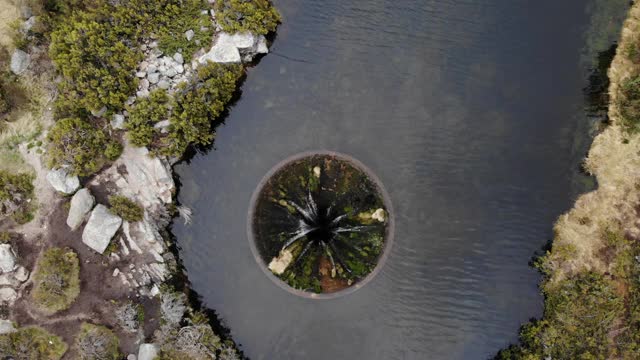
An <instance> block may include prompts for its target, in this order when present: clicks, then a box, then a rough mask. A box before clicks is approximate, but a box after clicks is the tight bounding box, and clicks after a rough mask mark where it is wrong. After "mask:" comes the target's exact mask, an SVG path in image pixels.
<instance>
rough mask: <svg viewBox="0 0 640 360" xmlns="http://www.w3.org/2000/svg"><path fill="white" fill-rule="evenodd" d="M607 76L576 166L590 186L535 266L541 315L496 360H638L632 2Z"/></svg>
mask: <svg viewBox="0 0 640 360" xmlns="http://www.w3.org/2000/svg"><path fill="white" fill-rule="evenodd" d="M609 78H610V87H609V93H610V105H609V120H610V123H609V125H608V126H607V128H606V129H604V131H603V132H602V133H600V134H599V135H598V136H596V138H595V139H594V141H593V144H592V146H591V149H590V150H589V154H588V156H587V158H586V159H585V164H584V165H585V169H586V170H587V171H588V172H589V173H590V174H591V175H593V176H594V177H595V178H596V180H597V182H598V189H597V190H595V191H592V192H590V193H587V194H584V195H582V196H580V197H579V198H578V200H577V201H576V203H575V205H574V207H573V208H572V209H571V210H570V211H569V212H567V213H566V214H563V215H562V216H560V218H559V219H558V220H557V222H556V224H555V226H554V239H553V245H552V248H551V250H550V251H548V252H547V253H546V254H545V255H544V256H542V257H541V258H539V259H538V260H537V262H536V266H537V267H538V268H539V269H540V270H541V271H542V273H543V275H544V279H543V281H542V283H541V285H540V288H541V290H542V292H543V294H544V296H545V309H544V315H543V318H542V319H541V320H535V321H533V322H531V323H529V324H526V325H525V326H523V328H522V330H521V334H520V340H521V342H520V344H519V345H514V346H511V347H510V348H508V349H505V350H503V351H501V352H500V353H499V354H498V356H497V358H498V359H541V358H545V357H551V358H553V359H611V358H615V359H638V358H640V261H638V259H640V257H639V256H640V217H639V215H640V207H639V203H640V3H635V4H634V5H633V6H632V8H631V10H630V11H629V15H628V18H627V20H626V21H625V24H624V28H623V31H622V35H621V39H620V42H619V46H618V49H617V52H616V56H615V58H614V60H613V62H612V64H611V67H610V69H609Z"/></svg>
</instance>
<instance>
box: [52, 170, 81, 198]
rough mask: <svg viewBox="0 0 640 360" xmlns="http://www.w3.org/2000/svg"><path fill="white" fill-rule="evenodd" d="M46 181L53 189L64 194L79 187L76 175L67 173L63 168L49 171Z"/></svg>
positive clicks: (71, 192) (70, 192) (72, 191)
mask: <svg viewBox="0 0 640 360" xmlns="http://www.w3.org/2000/svg"><path fill="white" fill-rule="evenodd" d="M47 181H49V184H51V186H53V188H54V189H56V190H57V191H59V192H61V193H64V194H73V193H74V192H76V190H78V188H79V187H80V180H79V179H78V177H77V176H75V175H73V176H72V175H69V174H68V173H67V171H66V170H65V169H56V170H51V171H49V173H48V174H47Z"/></svg>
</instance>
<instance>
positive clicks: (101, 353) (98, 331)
mask: <svg viewBox="0 0 640 360" xmlns="http://www.w3.org/2000/svg"><path fill="white" fill-rule="evenodd" d="M119 346H120V342H119V341H118V337H117V336H116V335H115V334H114V333H113V331H111V330H109V329H108V328H106V327H104V326H100V325H93V324H89V323H83V324H82V325H81V326H80V332H79V333H78V335H77V336H76V340H75V348H76V350H77V351H78V355H79V356H80V359H81V360H118V359H120V358H121V355H120V350H119V349H118V347H119Z"/></svg>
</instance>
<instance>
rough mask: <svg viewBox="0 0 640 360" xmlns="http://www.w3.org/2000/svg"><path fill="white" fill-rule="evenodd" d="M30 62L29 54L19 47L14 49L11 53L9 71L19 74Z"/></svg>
mask: <svg viewBox="0 0 640 360" xmlns="http://www.w3.org/2000/svg"><path fill="white" fill-rule="evenodd" d="M30 63H31V56H30V55H29V54H27V53H26V52H24V51H22V50H20V49H16V50H15V51H14V52H13V54H12V55H11V72H12V73H14V74H16V75H20V74H22V73H23V72H25V70H27V68H28V67H29V64H30Z"/></svg>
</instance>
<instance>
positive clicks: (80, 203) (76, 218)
mask: <svg viewBox="0 0 640 360" xmlns="http://www.w3.org/2000/svg"><path fill="white" fill-rule="evenodd" d="M95 202H96V200H95V198H94V197H93V195H91V192H90V191H89V189H87V188H84V189H80V190H78V192H77V193H75V195H73V197H72V198H71V207H69V215H68V216H67V225H68V226H69V227H70V228H71V230H75V229H77V228H78V227H79V226H80V225H81V224H82V222H83V221H84V219H85V217H86V216H87V214H88V213H89V211H91V209H92V208H93V205H95Z"/></svg>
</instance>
